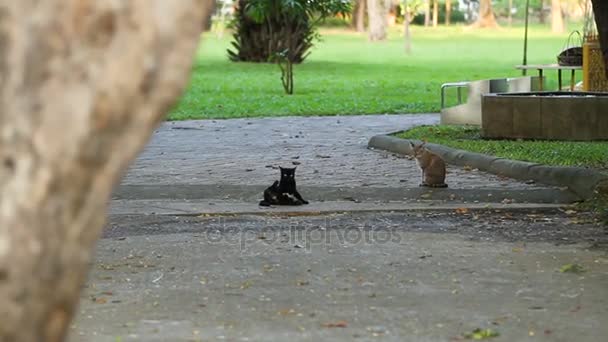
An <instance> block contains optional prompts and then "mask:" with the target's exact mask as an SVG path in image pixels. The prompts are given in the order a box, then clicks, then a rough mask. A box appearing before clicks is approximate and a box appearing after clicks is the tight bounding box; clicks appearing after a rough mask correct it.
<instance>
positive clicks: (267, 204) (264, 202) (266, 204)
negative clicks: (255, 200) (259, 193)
mask: <svg viewBox="0 0 608 342" xmlns="http://www.w3.org/2000/svg"><path fill="white" fill-rule="evenodd" d="M259 205H260V206H261V207H270V203H269V202H267V201H266V200H263V201H260V204H259Z"/></svg>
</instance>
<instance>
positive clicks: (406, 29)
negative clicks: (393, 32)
mask: <svg viewBox="0 0 608 342" xmlns="http://www.w3.org/2000/svg"><path fill="white" fill-rule="evenodd" d="M403 10H404V12H405V13H403V33H404V36H405V39H404V43H405V53H406V54H408V55H409V54H410V53H411V52H412V35H411V33H410V20H411V18H410V10H409V8H408V6H407V0H403Z"/></svg>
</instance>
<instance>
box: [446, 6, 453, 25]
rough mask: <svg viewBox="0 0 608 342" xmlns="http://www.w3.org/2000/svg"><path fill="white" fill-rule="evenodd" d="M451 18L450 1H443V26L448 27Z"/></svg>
mask: <svg viewBox="0 0 608 342" xmlns="http://www.w3.org/2000/svg"><path fill="white" fill-rule="evenodd" d="M451 16H452V0H445V26H450V17H451Z"/></svg>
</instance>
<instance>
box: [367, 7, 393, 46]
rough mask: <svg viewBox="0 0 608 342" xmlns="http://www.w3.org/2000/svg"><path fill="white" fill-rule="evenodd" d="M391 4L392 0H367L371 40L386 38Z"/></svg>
mask: <svg viewBox="0 0 608 342" xmlns="http://www.w3.org/2000/svg"><path fill="white" fill-rule="evenodd" d="M390 4H391V1H390V0H367V16H368V19H369V22H368V26H369V40H371V41H378V40H384V39H386V27H387V26H388V9H389V6H390Z"/></svg>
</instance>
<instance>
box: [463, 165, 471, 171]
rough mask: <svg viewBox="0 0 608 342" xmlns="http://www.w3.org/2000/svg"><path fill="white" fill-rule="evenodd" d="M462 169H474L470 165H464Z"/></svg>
mask: <svg viewBox="0 0 608 342" xmlns="http://www.w3.org/2000/svg"><path fill="white" fill-rule="evenodd" d="M462 169H463V170H465V171H472V170H473V168H472V167H470V166H469V165H465V166H463V167H462Z"/></svg>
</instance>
